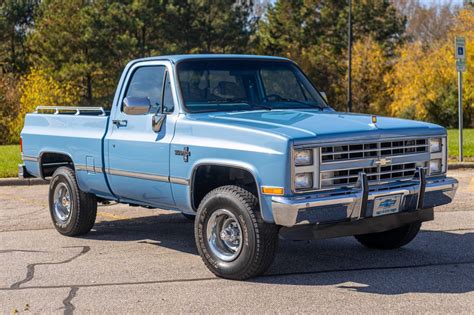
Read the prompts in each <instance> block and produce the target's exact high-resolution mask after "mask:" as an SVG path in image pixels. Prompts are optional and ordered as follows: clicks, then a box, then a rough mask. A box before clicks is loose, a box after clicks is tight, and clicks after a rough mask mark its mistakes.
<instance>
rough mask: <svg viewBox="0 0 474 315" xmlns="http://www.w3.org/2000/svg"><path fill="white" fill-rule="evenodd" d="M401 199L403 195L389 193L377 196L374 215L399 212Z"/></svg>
mask: <svg viewBox="0 0 474 315" xmlns="http://www.w3.org/2000/svg"><path fill="white" fill-rule="evenodd" d="M401 200H402V195H387V196H381V197H377V198H375V199H374V211H373V214H372V216H374V217H379V216H382V215H387V214H392V213H397V212H399V211H400V204H401Z"/></svg>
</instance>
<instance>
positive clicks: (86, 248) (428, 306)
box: [0, 169, 474, 314]
mask: <svg viewBox="0 0 474 315" xmlns="http://www.w3.org/2000/svg"><path fill="white" fill-rule="evenodd" d="M449 175H450V176H454V177H456V178H458V180H459V181H460V187H459V189H458V194H457V196H456V200H455V202H454V203H452V204H450V205H447V206H443V207H440V208H437V209H436V210H435V220H434V221H431V222H427V223H425V224H423V230H422V232H421V233H420V234H419V235H418V236H417V238H416V239H415V240H414V241H413V242H412V243H410V244H409V245H408V246H406V247H404V248H402V249H398V250H393V251H379V250H370V249H366V248H364V247H362V246H361V245H360V244H359V243H357V242H356V241H355V240H354V239H353V238H352V237H345V238H338V239H331V240H322V241H304V242H301V241H300V242H295V241H284V240H282V241H281V242H280V245H279V250H278V253H277V257H276V259H275V262H274V263H273V265H272V267H271V268H270V270H268V272H267V273H266V274H265V275H264V276H261V277H258V278H255V279H252V280H250V281H245V282H242V281H240V282H239V281H229V280H223V279H219V278H216V277H215V276H214V275H213V274H212V273H210V272H209V271H208V270H207V269H206V267H205V266H204V264H203V263H202V261H201V258H200V257H199V255H198V254H197V251H196V247H195V244H194V235H193V223H192V222H190V221H188V220H187V219H185V218H184V217H182V216H181V215H180V214H179V213H176V212H166V211H161V210H149V209H144V208H136V207H129V206H126V205H117V204H112V205H107V206H100V207H99V209H98V216H97V222H96V225H95V226H94V229H93V231H92V232H91V233H89V234H88V235H86V236H83V237H78V238H70V237H64V236H61V235H60V234H58V233H57V232H56V230H55V229H54V228H53V226H52V224H51V220H50V217H49V211H48V207H47V192H48V187H47V186H46V185H41V186H6V187H0V313H5V314H10V313H48V314H49V313H65V314H71V313H73V312H74V313H78V314H81V313H101V314H104V313H107V314H108V313H110V314H112V313H113V314H117V313H189V312H198V313H223V312H224V313H237V312H239V313H261V312H266V313H295V312H307V313H308V312H310V313H339V314H340V313H387V312H390V313H465V314H469V313H470V314H473V313H474V170H473V169H459V170H455V171H451V172H450V174H449Z"/></svg>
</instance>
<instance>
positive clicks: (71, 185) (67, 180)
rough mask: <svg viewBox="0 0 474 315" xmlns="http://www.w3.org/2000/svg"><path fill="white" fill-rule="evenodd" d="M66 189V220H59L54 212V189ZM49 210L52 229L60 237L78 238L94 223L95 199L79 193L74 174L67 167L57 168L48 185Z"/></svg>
mask: <svg viewBox="0 0 474 315" xmlns="http://www.w3.org/2000/svg"><path fill="white" fill-rule="evenodd" d="M58 186H60V187H61V188H64V187H66V189H67V190H68V192H69V195H68V196H69V203H68V204H69V209H70V212H69V214H68V215H67V218H66V219H64V220H61V219H60V217H59V216H58V214H57V211H56V210H55V200H54V199H55V192H56V189H59V188H58ZM49 210H50V214H51V219H52V220H53V223H54V227H55V228H56V230H57V231H58V232H59V233H61V234H62V235H66V236H78V235H82V234H86V233H88V232H89V231H90V230H91V229H92V227H93V226H94V223H95V218H96V214H97V199H96V196H95V195H93V194H88V193H85V192H83V191H81V190H80V189H79V187H78V185H77V181H76V174H75V173H74V170H72V169H71V168H69V167H60V168H58V169H57V170H56V171H55V172H54V174H53V177H52V178H51V182H50V184H49Z"/></svg>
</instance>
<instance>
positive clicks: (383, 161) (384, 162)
mask: <svg viewBox="0 0 474 315" xmlns="http://www.w3.org/2000/svg"><path fill="white" fill-rule="evenodd" d="M391 164H392V160H390V159H385V158H381V159H378V160H374V163H373V165H374V166H382V167H383V166H389V165H391Z"/></svg>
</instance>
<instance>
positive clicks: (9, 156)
mask: <svg viewBox="0 0 474 315" xmlns="http://www.w3.org/2000/svg"><path fill="white" fill-rule="evenodd" d="M20 163H22V162H21V154H20V146H19V145H2V146H0V178H2V177H16V176H18V164H20Z"/></svg>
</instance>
